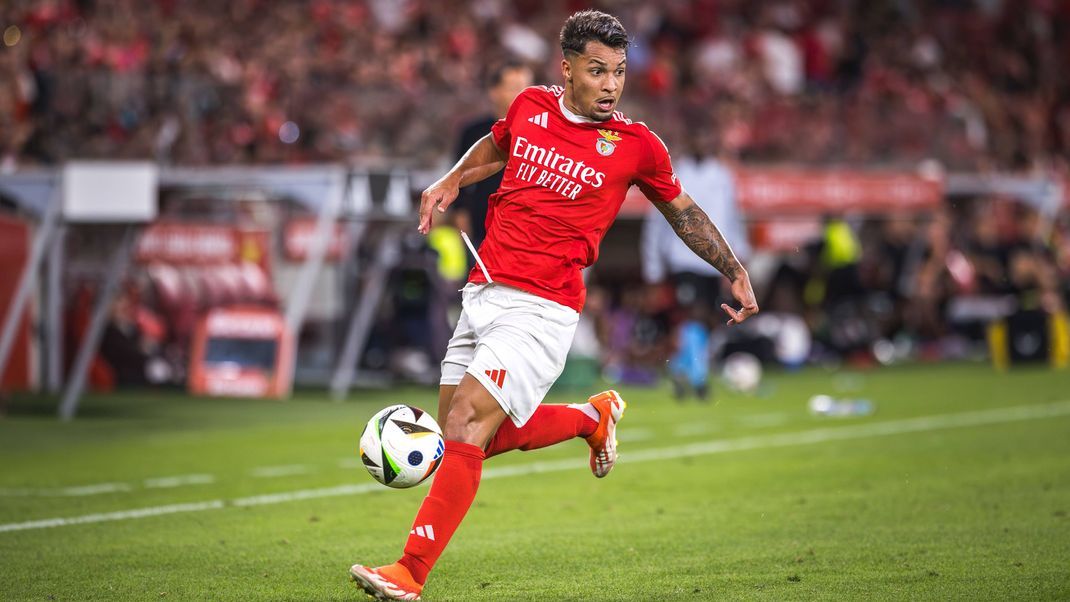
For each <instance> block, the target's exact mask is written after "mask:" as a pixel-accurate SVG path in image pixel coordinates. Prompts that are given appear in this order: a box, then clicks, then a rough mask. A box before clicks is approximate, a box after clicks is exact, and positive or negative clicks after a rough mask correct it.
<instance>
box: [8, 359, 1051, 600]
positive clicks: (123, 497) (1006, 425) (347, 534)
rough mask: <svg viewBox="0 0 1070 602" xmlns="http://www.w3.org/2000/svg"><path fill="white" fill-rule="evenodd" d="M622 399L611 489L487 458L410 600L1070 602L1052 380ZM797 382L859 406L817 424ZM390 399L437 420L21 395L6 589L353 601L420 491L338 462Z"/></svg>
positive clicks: (890, 375) (373, 403) (349, 411)
mask: <svg viewBox="0 0 1070 602" xmlns="http://www.w3.org/2000/svg"><path fill="white" fill-rule="evenodd" d="M594 392H596V391H583V392H575V393H569V392H558V391H555V392H554V393H553V394H552V395H551V397H550V399H548V402H558V403H561V402H571V401H578V400H581V399H582V398H584V397H585V396H586V395H587V394H590V393H594ZM621 393H622V394H623V396H624V397H625V399H627V400H628V401H629V409H628V412H627V413H626V415H625V418H624V421H623V422H622V423H621V426H620V430H619V438H620V442H621V454H622V459H621V462H620V463H619V464H618V465H617V467H616V468H615V469H614V472H613V473H612V474H611V475H610V476H609V477H608V478H606V479H604V480H598V479H595V478H594V477H592V476H591V474H590V472H589V471H588V469H587V468H586V457H587V448H586V445H585V444H584V443H583V442H582V441H571V442H568V443H566V444H563V445H559V446H556V447H554V448H550V449H545V450H539V451H534V452H528V453H519V452H514V453H510V454H506V455H504V456H500V457H498V458H494V459H491V460H489V461H488V462H487V464H486V465H485V469H484V470H485V478H484V480H483V482H482V484H481V486H480V491H479V495H478V496H477V498H476V502H475V505H474V506H473V508H472V510H471V511H470V513H469V514H468V518H467V519H466V520H465V522H464V524H463V525H462V527H461V530H460V531H459V532H458V534H457V535H456V536H455V537H454V540H453V542H452V543H451V544H450V547H449V548H448V549H447V550H446V553H445V554H444V555H443V557H442V559H441V561H440V562H439V564H438V566H437V567H436V569H435V571H434V572H433V573H432V574H431V580H430V582H429V584H428V586H427V587H426V588H425V590H424V599H425V600H429V601H438V600H442V601H445V600H644V601H645V600H713V599H717V600H728V599H732V600H734V599H763V600H790V599H806V600H810V599H823V600H843V599H865V600H870V599H894V600H903V599H912V600H913V599H938V600H948V599H960V600H977V599H985V600H995V599H1025V600H1045V599H1047V600H1054V599H1070V373H1066V372H1062V373H1059V372H1051V371H1048V370H1043V369H1021V370H1015V371H1012V372H1011V373H1009V374H997V373H994V372H993V371H991V370H990V369H989V368H988V367H986V366H982V365H950V366H947V365H945V366H913V367H897V368H891V369H884V370H879V371H874V372H865V373H848V372H834V371H825V370H822V369H810V370H806V371H803V372H800V373H794V374H788V373H772V374H767V376H766V379H765V382H764V384H763V391H762V392H761V394H760V395H759V396H756V397H748V396H743V395H738V394H731V393H725V392H719V395H718V396H717V399H716V401H715V403H711V404H709V405H700V404H697V403H693V402H692V403H687V404H677V403H675V402H674V401H673V400H672V399H671V397H670V395H669V394H668V391H667V389H654V390H650V389H646V390H644V389H622V390H621ZM816 393H829V394H834V395H845V396H857V397H866V398H869V399H872V400H873V401H874V402H875V404H876V406H877V412H876V413H875V414H874V415H872V416H867V417H851V418H821V417H814V416H811V415H810V414H809V413H808V412H807V409H806V400H807V399H808V398H809V397H810V396H811V395H813V394H816ZM399 402H402V403H409V404H412V405H418V406H421V407H423V408H425V409H430V410H433V408H434V406H435V393H434V391H432V390H430V389H403V390H393V391H381V392H362V393H359V394H357V395H356V396H355V397H354V400H352V401H349V402H345V403H332V402H330V401H328V400H327V399H326V398H325V397H324V396H323V395H321V394H318V393H301V394H299V395H298V396H297V398H296V399H294V400H292V401H290V402H286V403H279V402H264V401H243V400H211V399H190V398H188V397H185V396H181V395H178V394H170V393H157V392H142V393H122V394H118V395H113V396H96V397H89V398H87V399H86V400H85V401H84V402H83V406H82V412H81V416H80V417H79V418H78V419H77V420H76V421H75V422H73V423H70V424H61V423H58V422H57V421H56V420H55V419H54V417H53V414H52V406H51V405H50V403H51V402H47V401H45V400H41V399H35V398H22V399H16V400H14V401H13V403H12V405H11V408H10V413H9V415H8V417H7V418H5V419H0V567H2V569H0V572H2V575H3V579H2V580H0V600H5V601H14V600H42V601H44V600H363V599H365V598H364V595H363V593H361V592H360V591H359V590H358V589H357V588H356V587H355V586H354V585H353V584H352V583H350V582H349V581H348V575H347V570H348V567H349V565H350V564H352V563H354V562H361V563H372V564H380V563H386V562H392V561H394V560H395V559H396V558H397V556H398V554H399V552H400V550H401V547H402V545H403V543H404V539H405V537H406V534H407V532H408V529H409V526H410V521H411V520H412V517H413V515H414V513H415V511H416V508H417V507H418V505H419V503H420V500H421V499H422V497H423V496H424V495H425V493H426V488H424V487H420V488H416V489H413V490H405V491H395V490H391V489H387V488H385V487H382V486H379V485H377V484H375V483H374V482H373V481H372V479H371V477H370V476H368V474H367V473H366V472H365V471H364V469H363V468H362V467H361V466H360V465H359V463H358V460H357V457H356V456H357V452H356V448H357V440H358V438H359V436H360V432H361V429H362V427H363V423H364V422H365V421H366V420H367V419H368V417H370V416H371V414H372V413H373V412H375V411H376V410H378V409H379V408H380V407H383V406H385V405H388V404H391V403H399ZM78 517H81V518H78ZM51 519H77V520H73V521H72V520H55V521H51V522H49V521H50V520H51Z"/></svg>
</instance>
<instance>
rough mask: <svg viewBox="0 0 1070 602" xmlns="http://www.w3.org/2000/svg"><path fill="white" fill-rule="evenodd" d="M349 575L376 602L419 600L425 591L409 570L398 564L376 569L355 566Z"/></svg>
mask: <svg viewBox="0 0 1070 602" xmlns="http://www.w3.org/2000/svg"><path fill="white" fill-rule="evenodd" d="M349 575H350V576H351V577H352V578H353V580H354V581H356V582H357V583H358V584H360V586H361V587H362V588H364V592H365V593H367V594H368V595H369V596H371V597H373V598H375V599H376V600H419V599H420V592H421V591H423V589H424V586H422V585H420V584H419V583H416V580H415V579H413V578H412V573H410V572H409V569H407V568H405V567H403V566H401V565H400V564H398V563H396V562H395V563H394V564H388V565H386V566H380V567H376V568H370V567H366V566H362V565H359V564H354V565H353V567H352V568H350V569H349Z"/></svg>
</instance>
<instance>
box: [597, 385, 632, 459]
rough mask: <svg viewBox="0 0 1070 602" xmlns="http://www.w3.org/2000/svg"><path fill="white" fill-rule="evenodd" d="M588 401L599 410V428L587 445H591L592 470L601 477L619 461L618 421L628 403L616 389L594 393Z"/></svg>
mask: <svg viewBox="0 0 1070 602" xmlns="http://www.w3.org/2000/svg"><path fill="white" fill-rule="evenodd" d="M587 403H589V404H591V405H592V406H594V409H596V410H598V428H596V429H595V430H594V432H593V433H591V436H590V437H587V445H590V446H591V472H593V473H594V476H596V477H598V478H600V479H601V478H602V477H604V476H606V475H607V474H609V471H611V470H613V465H614V464H615V463H616V462H617V422H619V421H620V418H621V416H623V415H624V408H626V407H628V404H627V403H625V402H624V400H623V399H621V398H620V393H617V392H616V391H603V392H601V393H599V394H598V395H592V396H591V397H590V398H588V399H587Z"/></svg>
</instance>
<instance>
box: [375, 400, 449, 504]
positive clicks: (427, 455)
mask: <svg viewBox="0 0 1070 602" xmlns="http://www.w3.org/2000/svg"><path fill="white" fill-rule="evenodd" d="M445 449H446V445H445V443H444V442H443V440H442V429H440V428H439V427H438V423H437V422H435V419H434V418H432V417H431V415H430V414H428V413H427V412H425V411H423V410H421V409H420V408H414V407H412V406H407V405H404V404H399V405H393V406H390V407H387V408H383V409H382V410H379V411H378V412H376V414H375V416H372V418H371V420H369V421H368V424H367V425H366V426H365V427H364V433H363V434H362V435H361V436H360V460H361V462H363V463H364V467H365V468H367V469H368V472H370V473H371V475H372V477H374V478H375V480H376V481H379V482H380V483H382V484H383V485H386V486H388V487H394V488H397V489H404V488H406V487H413V486H415V485H419V484H420V483H422V482H423V481H424V480H426V479H427V478H428V477H430V476H431V475H433V474H434V473H435V470H437V469H438V466H439V464H441V463H442V452H443V451H445Z"/></svg>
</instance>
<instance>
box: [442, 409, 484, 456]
mask: <svg viewBox="0 0 1070 602" xmlns="http://www.w3.org/2000/svg"><path fill="white" fill-rule="evenodd" d="M485 419H486V417H485V416H481V414H480V412H479V411H478V410H477V409H476V407H475V405H473V404H472V403H470V402H469V401H468V400H466V399H465V398H463V397H454V399H453V403H451V404H450V407H449V411H448V412H447V413H446V421H445V424H443V425H442V436H443V437H444V438H445V439H446V440H447V441H460V442H461V443H468V444H471V445H479V446H482V445H485V444H486V441H482V440H481V439H482V438H483V436H484V433H485V431H486V428H484V424H483V422H484V420H485Z"/></svg>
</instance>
